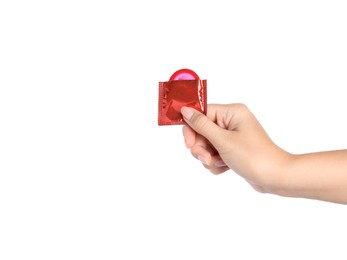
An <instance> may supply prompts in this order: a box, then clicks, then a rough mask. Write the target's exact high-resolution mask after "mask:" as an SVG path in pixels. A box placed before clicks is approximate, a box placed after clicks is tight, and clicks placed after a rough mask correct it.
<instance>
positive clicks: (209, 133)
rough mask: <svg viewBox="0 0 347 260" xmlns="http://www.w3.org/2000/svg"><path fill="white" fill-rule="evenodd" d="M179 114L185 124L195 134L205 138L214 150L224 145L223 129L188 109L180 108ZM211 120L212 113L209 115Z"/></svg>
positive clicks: (200, 114)
mask: <svg viewBox="0 0 347 260" xmlns="http://www.w3.org/2000/svg"><path fill="white" fill-rule="evenodd" d="M181 113H182V115H183V118H184V120H185V121H186V123H187V124H188V125H189V126H190V127H191V128H192V129H193V130H194V131H195V132H197V133H199V134H200V135H202V136H204V137H206V138H207V139H208V140H209V141H210V142H211V143H212V144H213V146H214V147H215V148H217V149H218V148H219V147H223V145H224V143H225V132H223V130H224V129H222V128H220V127H219V126H218V125H216V124H215V123H214V122H213V121H212V120H211V119H210V118H208V117H207V116H205V115H204V114H202V113H200V112H198V111H197V110H195V109H193V108H190V107H182V109H181ZM211 117H212V119H213V111H212V114H211Z"/></svg>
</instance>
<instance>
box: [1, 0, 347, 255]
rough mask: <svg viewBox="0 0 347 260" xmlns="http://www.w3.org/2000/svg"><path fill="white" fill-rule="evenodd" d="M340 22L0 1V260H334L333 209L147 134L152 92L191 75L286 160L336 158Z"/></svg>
mask: <svg viewBox="0 0 347 260" xmlns="http://www.w3.org/2000/svg"><path fill="white" fill-rule="evenodd" d="M346 13H347V4H346V2H345V1H307V0H301V1H296V0H295V1H218V0H215V1H189V0H185V1H181V0H176V1H139V0H138V1H76V0H69V1H1V2H0V259H4V260H5V259H6V260H7V259H36V260H37V259H255V258H257V257H259V259H265V258H266V259H346V257H347V252H346V240H345V234H346V232H347V224H346V219H347V208H346V206H343V205H338V204H333V203H327V202H319V201H314V200H306V199H296V198H284V197H278V196H274V195H267V194H258V193H256V192H255V191H253V190H252V189H251V188H250V187H249V186H248V185H247V184H246V182H245V181H243V179H241V178H240V177H239V176H238V175H236V174H235V173H233V172H231V171H230V172H228V173H225V174H223V175H220V176H214V175H212V174H210V173H209V172H208V171H207V170H205V169H204V168H203V167H202V166H201V164H200V163H199V162H198V161H196V160H195V159H194V158H192V157H191V155H190V153H189V151H188V150H187V149H186V148H185V147H184V143H183V137H182V133H181V126H163V127H159V126H157V98H158V92H157V91H158V82H159V81H164V80H167V79H168V78H169V77H170V76H171V74H172V73H173V72H174V71H176V70H178V69H181V68H190V69H192V70H194V71H196V72H197V73H198V74H199V76H200V77H201V78H204V79H207V80H208V102H209V103H233V102H242V103H246V104H247V105H248V106H249V108H250V109H251V110H252V111H253V112H254V114H255V115H256V116H257V117H258V119H259V121H260V122H261V123H262V125H263V126H264V128H265V129H266V130H267V132H268V133H269V135H270V136H271V137H272V139H273V140H274V141H275V142H276V143H277V144H278V145H279V146H281V147H282V148H284V149H285V150H287V151H289V152H292V153H305V152H314V151H323V150H331V149H344V148H346V147H347V137H346V133H347V120H346V110H347V103H346V96H345V93H346V90H345V89H346V86H347V76H346V75H347V74H346V69H347V48H346V46H347V34H346V31H347V16H346ZM327 174H329V173H327Z"/></svg>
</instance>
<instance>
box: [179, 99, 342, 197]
mask: <svg viewBox="0 0 347 260" xmlns="http://www.w3.org/2000/svg"><path fill="white" fill-rule="evenodd" d="M207 111H208V112H207V115H206V116H205V115H203V114H202V113H200V112H198V111H196V110H195V109H193V108H188V107H182V109H181V113H182V115H183V118H184V120H185V121H186V123H187V125H185V126H183V135H184V140H185V145H186V147H187V148H188V149H190V151H191V153H192V155H193V156H194V157H195V158H197V159H198V160H200V161H201V162H202V164H203V165H204V166H205V168H207V169H208V170H210V171H211V172H212V173H214V174H221V173H223V172H226V171H228V170H229V169H232V170H233V171H234V172H235V173H237V174H239V175H240V176H241V177H243V178H244V179H245V180H246V181H247V182H248V183H249V184H250V185H251V186H252V187H253V188H254V189H255V190H256V191H258V192H262V193H272V194H277V195H281V196H287V197H300V198H309V199H317V200H322V201H329V202H335V203H341V204H347V150H339V151H326V152H316V153H310V154H298V155H295V154H290V153H288V152H286V151H285V150H283V149H282V148H280V147H278V146H277V145H276V144H275V143H274V142H273V141H272V140H271V139H270V137H269V136H268V134H267V133H266V131H265V130H264V129H263V127H262V126H261V124H260V123H259V122H258V120H257V119H256V117H255V116H254V115H253V114H252V112H251V111H250V110H249V109H248V108H247V107H246V106H245V105H243V104H230V105H219V104H211V105H209V106H208V109H207Z"/></svg>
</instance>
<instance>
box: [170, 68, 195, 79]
mask: <svg viewBox="0 0 347 260" xmlns="http://www.w3.org/2000/svg"><path fill="white" fill-rule="evenodd" d="M197 79H200V78H199V76H198V74H196V73H195V72H194V71H192V70H190V69H180V70H178V71H176V72H175V73H174V74H172V76H171V77H170V79H169V81H174V80H197Z"/></svg>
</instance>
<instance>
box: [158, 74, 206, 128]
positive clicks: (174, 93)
mask: <svg viewBox="0 0 347 260" xmlns="http://www.w3.org/2000/svg"><path fill="white" fill-rule="evenodd" d="M183 106H187V107H193V108H195V109H196V110H198V111H200V112H202V113H203V114H205V115H206V112H207V80H206V79H205V80H201V79H200V78H199V76H198V75H197V74H196V73H195V72H194V71H192V70H189V69H180V70H178V71H176V72H175V73H174V74H172V76H171V77H170V79H169V81H164V82H159V98H158V125H184V124H185V122H184V120H183V118H182V115H181V108H182V107H183Z"/></svg>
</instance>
